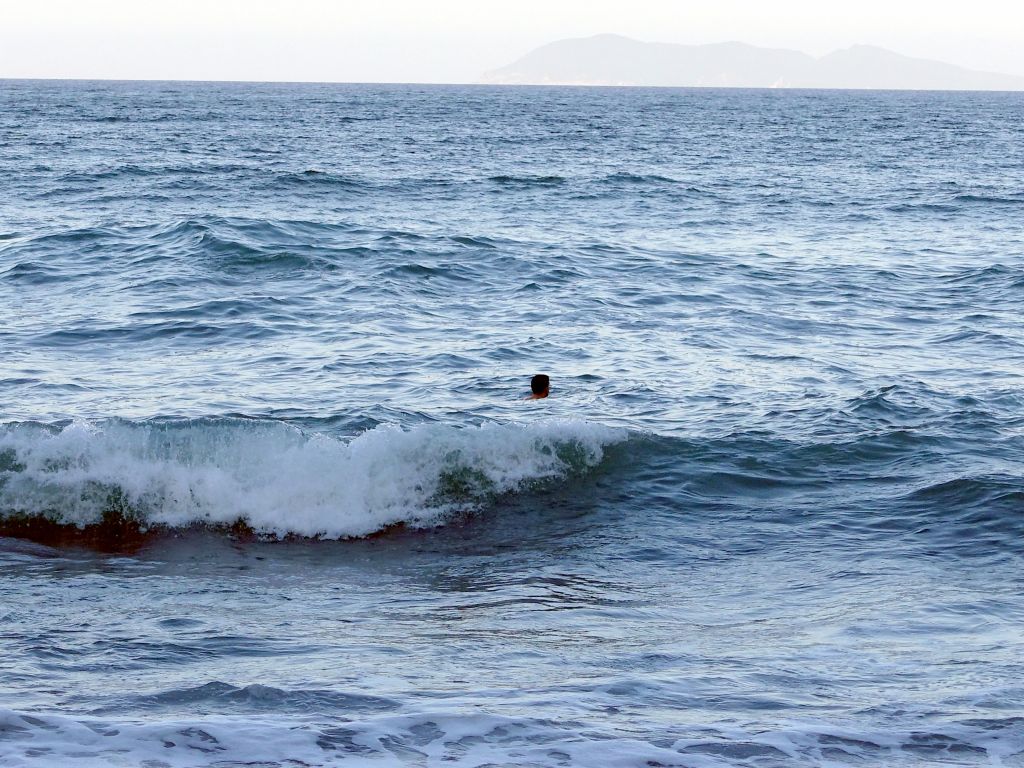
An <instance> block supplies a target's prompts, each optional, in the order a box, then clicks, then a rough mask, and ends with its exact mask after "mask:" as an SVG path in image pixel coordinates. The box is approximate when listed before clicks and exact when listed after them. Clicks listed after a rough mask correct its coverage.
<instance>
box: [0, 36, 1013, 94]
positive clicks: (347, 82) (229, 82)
mask: <svg viewBox="0 0 1024 768" xmlns="http://www.w3.org/2000/svg"><path fill="white" fill-rule="evenodd" d="M609 34H611V33H609ZM595 37H596V35H595ZM712 45H713V43H712ZM953 66H956V65H953ZM983 74H1000V73H983ZM1009 76H1010V77H1017V75H1009ZM15 82H20V83H38V82H46V83H69V82H71V83H194V84H197V85H203V84H220V85H366V86H373V85H377V86H379V85H399V86H432V87H443V86H457V87H461V88H466V87H475V88H550V89H554V88H581V89H582V88H592V89H602V90H613V89H635V90H653V89H657V90H663V91H808V92H815V91H817V92H822V91H844V92H845V91H858V92H863V93H1017V94H1024V89H1012V88H1011V89H993V88H810V87H806V86H743V85H629V84H611V83H482V82H449V81H434V80H431V81H423V82H416V81H404V80H230V79H223V80H220V79H206V80H196V79H192V78H173V77H171V78H163V77H156V78H147V77H4V76H0V83H15Z"/></svg>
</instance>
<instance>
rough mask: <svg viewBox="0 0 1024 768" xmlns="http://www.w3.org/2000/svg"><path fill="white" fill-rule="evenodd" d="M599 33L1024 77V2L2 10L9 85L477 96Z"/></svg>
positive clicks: (148, 5) (32, 1)
mask: <svg viewBox="0 0 1024 768" xmlns="http://www.w3.org/2000/svg"><path fill="white" fill-rule="evenodd" d="M601 32H616V33H619V34H623V35H628V36H630V37H635V38H637V39H640V40H648V41H657V42H669V43H713V42H722V41H726V40H739V41H742V42H747V43H753V44H755V45H765V46H774V47H780V48H793V49H797V50H802V51H805V52H807V53H811V54H815V55H821V54H823V53H827V52H828V51H831V50H834V49H836V48H843V47H846V46H849V45H853V44H856V43H866V44H871V45H879V46H882V47H885V48H891V49H893V50H895V51H898V52H900V53H904V54H907V55H911V56H920V57H924V58H934V59H939V60H942V61H948V62H950V63H953V64H960V65H962V66H966V67H970V68H973V69H987V70H992V71H997V72H1006V73H1009V74H1017V75H1024V2H1021V0H972V1H971V2H967V1H966V0H956V1H955V2H953V1H951V0H774V1H773V0H700V1H697V0H692V1H691V0H679V1H678V2H672V1H670V0H660V1H658V0H620V1H619V2H611V1H610V0H608V1H605V0H502V2H496V1H494V0H470V1H466V0H434V1H433V2H415V1H414V0H369V1H367V2H355V1H352V0H336V1H335V2H330V0H290V1H288V2H285V1H283V0H173V1H171V0H94V1H92V2H90V0H0V77H86V78H126V79H132V78H142V79H151V78H155V79H164V78H167V79H197V80H326V81H398V82H473V81H474V80H476V79H477V78H478V77H479V76H480V75H481V74H482V73H483V72H485V71H487V70H489V69H495V68H497V67H500V66H503V65H505V64H508V63H510V62H511V61H513V60H515V59H516V58H518V57H519V56H521V55H523V54H525V53H527V52H528V51H529V50H531V49H532V48H535V47H536V46H538V45H542V44H543V43H547V42H551V41H553V40H557V39H560V38H565V37H583V36H587V35H593V34H597V33H601Z"/></svg>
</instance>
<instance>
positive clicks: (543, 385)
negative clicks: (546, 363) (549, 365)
mask: <svg viewBox="0 0 1024 768" xmlns="http://www.w3.org/2000/svg"><path fill="white" fill-rule="evenodd" d="M550 385H551V379H549V378H548V376H547V374H544V373H538V374H537V375H536V376H534V377H533V378H532V379H530V391H531V392H533V397H535V398H541V397H547V396H548V387H549V386H550Z"/></svg>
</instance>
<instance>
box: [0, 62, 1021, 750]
mask: <svg viewBox="0 0 1024 768" xmlns="http://www.w3.org/2000/svg"><path fill="white" fill-rule="evenodd" d="M1022 118H1024V100H1022V98H1021V95H1020V94H968V93H871V92H859V93H853V92H850V93H844V92H774V91H772V92H768V91H728V90H722V91H716V90H685V89H680V90H676V89H586V88H584V89H567V88H506V89H501V88H484V87H418V86H417V87H413V86H340V85H338V86H330V85H259V84H196V83H89V82H75V83H61V82H26V81H22V82H14V81H6V82H3V81H0V178H2V179H3V185H4V189H5V190H7V191H8V194H7V195H5V196H4V198H3V199H0V349H2V353H0V354H2V358H0V396H2V401H3V412H2V419H0V532H2V534H3V536H0V589H2V593H3V595H4V597H3V600H2V602H0V634H2V637H3V641H4V649H5V653H4V655H3V660H2V661H0V763H3V765H5V766H7V765H10V766H33V767H35V766H49V765H67V764H72V763H73V764H75V765H83V766H143V765H145V766H147V768H156V767H157V766H173V767H174V768H178V767H179V766H181V767H183V768H184V767H186V766H188V767H191V766H207V765H209V766H213V765H216V766H221V767H225V768H226V767H227V766H241V765H261V766H264V765H266V766H275V767H276V766H282V767H283V766H334V765H394V764H399V765H439V764H446V765H447V764H452V765H459V766H462V765H465V766H482V765H488V766H491V765H516V766H520V765H534V766H576V765H616V766H657V765H660V766H670V765H672V766H699V767H703V766H746V767H748V768H769V767H774V766H780V767H781V766H818V765H834V766H859V765H893V766H935V765H986V766H987V765H1002V766H1021V765H1024V685H1022V684H1021V682H1020V681H1021V680H1022V679H1024V663H1022V662H1021V659H1022V658H1024V641H1022V639H1021V638H1022V637H1024V635H1022V632H1021V628H1022V626H1024V567H1022V566H1024V544H1022V541H1024V536H1022V534H1024V473H1022V463H1021V462H1022V460H1024V415H1022V412H1024V411H1022V408H1024V387H1022V373H1021V372H1022V371H1024V331H1022V330H1021V325H1020V322H1019V319H1020V306H1021V300H1022V298H1024V234H1022V230H1021V227H1020V219H1021V215H1022V214H1024V183H1022V181H1021V178H1022V175H1021V171H1022V169H1024V128H1022V126H1024V120H1022ZM541 371H543V372H546V373H549V374H550V375H551V376H552V395H551V397H549V398H548V399H547V400H543V401H536V402H528V401H524V400H523V399H522V398H523V397H524V396H525V394H526V389H527V385H528V380H529V376H530V375H531V374H533V373H536V372H541Z"/></svg>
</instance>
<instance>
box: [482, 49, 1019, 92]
mask: <svg viewBox="0 0 1024 768" xmlns="http://www.w3.org/2000/svg"><path fill="white" fill-rule="evenodd" d="M481 82H484V83H490V84H496V85H498V84H500V85H639V86H676V87H720V88H730V87H731V88H864V89H900V90H966V91H1019V90H1024V77H1017V76H1014V75H1001V74H996V73H992V72H977V71H974V70H970V69H964V68H963V67H957V66H954V65H952V64H945V63H943V62H940V61H929V60H927V59H915V58H910V57H909V56H902V55H900V54H898V53H894V52H893V51H889V50H886V49H884V48H876V47H874V46H869V45H855V46H853V47H852V48H846V49H843V50H840V51H835V52H833V53H830V54H828V55H826V56H821V57H820V58H819V57H814V56H809V55H807V54H806V53H800V52H799V51H790V50H785V49H781V48H759V47H757V46H754V45H747V44H745V43H715V44H711V45H675V44H672V43H644V42H640V41H639V40H632V39H630V38H628V37H622V36H621V35H596V36H594V37H586V38H577V39H572V40H559V41H557V42H554V43H549V44H548V45H544V46H541V47H540V48H537V49H536V50H534V51H531V52H530V53H528V54H526V55H525V56H523V57H522V58H521V59H519V60H518V61H516V62H514V63H512V64H509V65H508V66H507V67H502V68H501V69H496V70H494V71H492V72H488V73H487V74H485V75H484V76H483V78H482V80H481Z"/></svg>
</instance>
